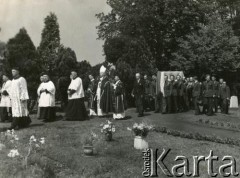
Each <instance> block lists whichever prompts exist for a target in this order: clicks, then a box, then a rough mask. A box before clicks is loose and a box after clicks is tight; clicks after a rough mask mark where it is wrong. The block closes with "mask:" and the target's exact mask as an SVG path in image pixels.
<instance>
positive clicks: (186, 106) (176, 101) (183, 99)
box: [132, 73, 230, 117]
mask: <svg viewBox="0 0 240 178" xmlns="http://www.w3.org/2000/svg"><path fill="white" fill-rule="evenodd" d="M164 80H165V81H164V86H163V92H161V91H157V89H156V85H157V82H156V76H155V75H153V76H152V80H149V79H148V77H147V75H145V76H144V78H143V79H142V78H141V75H140V73H137V74H136V82H135V85H134V90H133V92H132V95H133V96H135V98H136V106H137V112H138V113H139V117H141V116H143V113H144V111H148V110H155V112H156V113H158V112H161V113H162V114H166V113H179V112H186V111H188V110H191V109H193V110H195V115H199V114H206V115H208V116H211V115H214V113H217V112H218V110H219V109H220V111H221V112H222V113H225V114H228V108H229V102H230V88H229V86H227V84H226V81H224V80H223V79H222V78H220V79H219V81H217V80H216V76H214V75H212V76H210V75H206V78H205V81H203V82H200V81H199V80H198V78H197V77H189V78H185V77H182V76H181V75H176V76H175V75H170V77H169V76H168V75H165V76H164Z"/></svg>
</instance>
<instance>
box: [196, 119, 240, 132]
mask: <svg viewBox="0 0 240 178" xmlns="http://www.w3.org/2000/svg"><path fill="white" fill-rule="evenodd" d="M197 122H198V123H201V124H207V125H210V126H212V127H218V128H225V129H231V130H236V131H240V124H236V123H230V122H219V121H211V120H209V119H199V120H198V121H197Z"/></svg>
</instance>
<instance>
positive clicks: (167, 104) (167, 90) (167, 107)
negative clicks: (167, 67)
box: [162, 75, 172, 114]
mask: <svg viewBox="0 0 240 178" xmlns="http://www.w3.org/2000/svg"><path fill="white" fill-rule="evenodd" d="M164 81H165V82H164V87H163V89H164V95H163V100H162V101H163V103H162V114H166V113H171V110H172V102H171V90H172V88H171V84H170V81H169V80H168V76H167V75H165V76H164Z"/></svg>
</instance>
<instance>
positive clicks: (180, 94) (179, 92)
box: [177, 75, 185, 112]
mask: <svg viewBox="0 0 240 178" xmlns="http://www.w3.org/2000/svg"><path fill="white" fill-rule="evenodd" d="M177 97H178V98H177V100H178V103H177V104H178V111H179V112H183V110H184V105H185V104H184V83H183V80H182V78H181V76H180V75H177Z"/></svg>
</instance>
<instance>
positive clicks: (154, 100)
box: [149, 75, 160, 112]
mask: <svg viewBox="0 0 240 178" xmlns="http://www.w3.org/2000/svg"><path fill="white" fill-rule="evenodd" d="M156 87H157V77H156V76H155V75H152V81H151V82H150V90H149V91H150V92H149V95H150V110H151V111H156V112H157V111H158V112H159V110H160V98H159V97H158V96H157V88H156Z"/></svg>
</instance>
